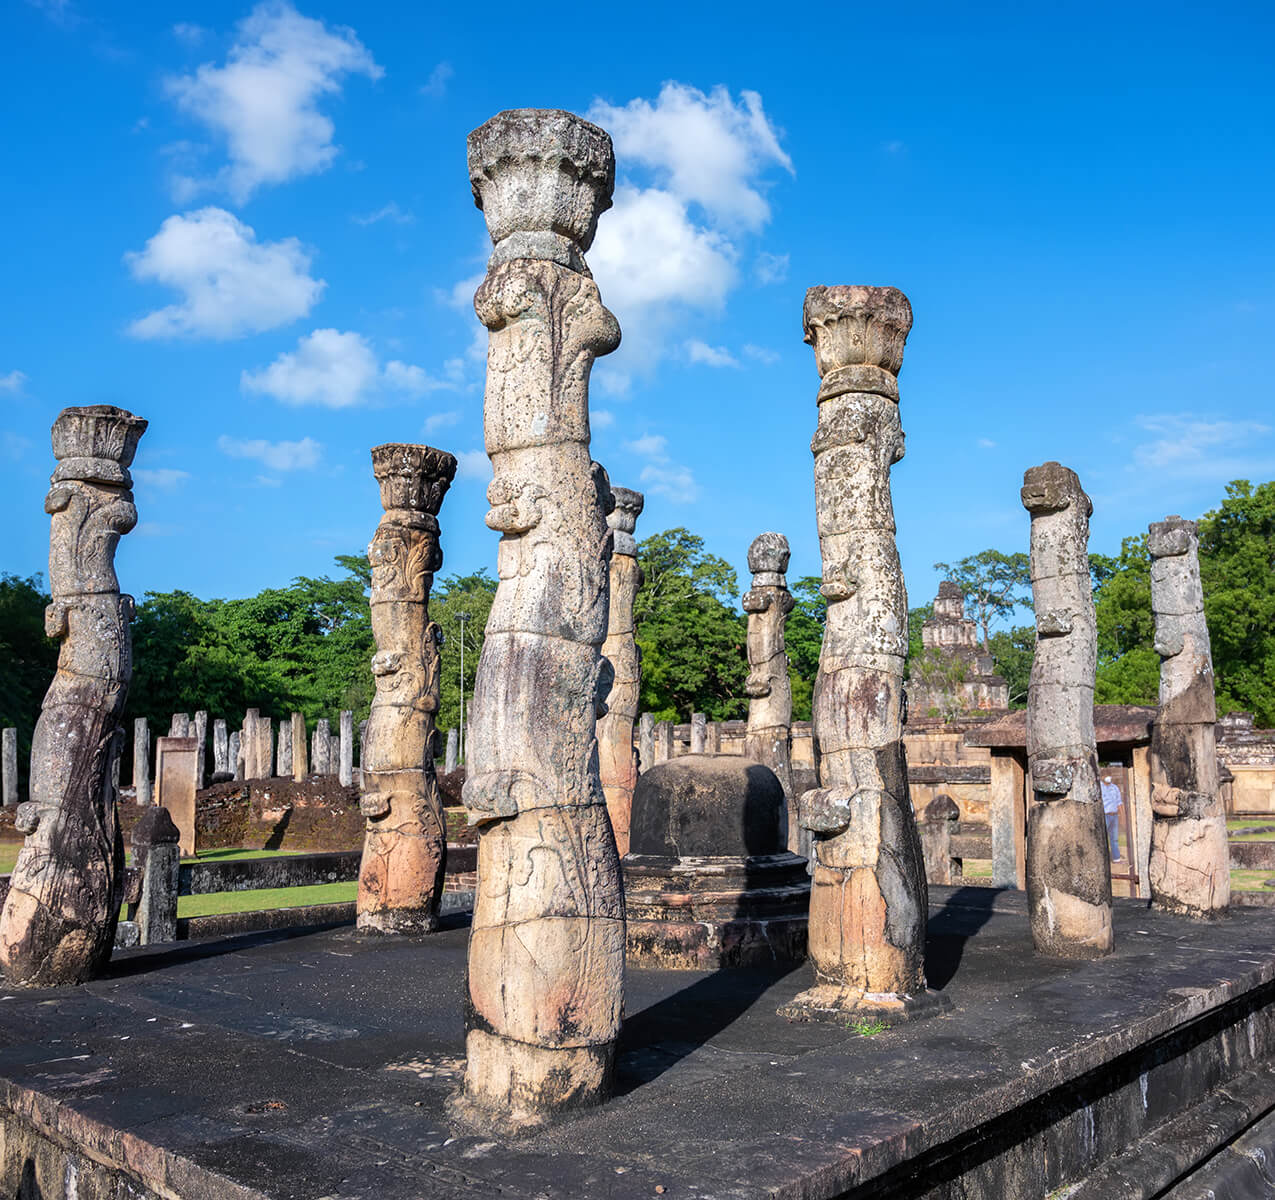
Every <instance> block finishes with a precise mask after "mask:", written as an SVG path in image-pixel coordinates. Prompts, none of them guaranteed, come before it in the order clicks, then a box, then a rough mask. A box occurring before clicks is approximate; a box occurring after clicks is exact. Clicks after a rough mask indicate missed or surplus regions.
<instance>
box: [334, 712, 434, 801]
mask: <svg viewBox="0 0 1275 1200" xmlns="http://www.w3.org/2000/svg"><path fill="white" fill-rule="evenodd" d="M340 720H341V723H340V726H339V732H338V744H337V758H338V762H337V778H338V779H339V780H340V782H341V786H342V787H349V786H350V785H351V784H352V783H353V782H354V713H353V712H351V711H350V710H349V709H348V708H347V709H342V711H341V718H340ZM429 757H430V759H431V761H432V760H433V757H434V756H433V754H432V753H431V754H430V755H429Z"/></svg>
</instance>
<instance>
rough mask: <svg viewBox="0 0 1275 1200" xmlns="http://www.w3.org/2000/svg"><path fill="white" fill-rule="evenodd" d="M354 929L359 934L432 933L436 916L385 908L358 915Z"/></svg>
mask: <svg viewBox="0 0 1275 1200" xmlns="http://www.w3.org/2000/svg"><path fill="white" fill-rule="evenodd" d="M356 928H357V929H358V931H359V932H360V933H387V934H413V933H434V932H435V931H436V930H437V929H438V914H437V913H431V912H422V911H421V910H420V909H412V908H385V909H381V910H379V911H378V912H365V913H359V916H358V921H357V923H356Z"/></svg>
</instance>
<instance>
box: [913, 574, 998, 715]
mask: <svg viewBox="0 0 1275 1200" xmlns="http://www.w3.org/2000/svg"><path fill="white" fill-rule="evenodd" d="M977 631H978V626H977V624H976V623H975V622H974V621H971V620H970V619H969V618H968V617H967V616H966V615H965V597H964V595H963V594H962V593H961V589H960V587H959V586H958V585H957V584H955V583H953V582H952V581H951V580H950V579H945V580H944V581H943V582H942V583H940V584H939V594H938V596H937V597H936V598H935V600H934V615H933V616H932V617H931V618H930V619H929V620H928V621H926V622H925V624H924V625H922V626H921V645H922V646H923V647H924V648H925V651H926V652H927V653H926V657H927V659H929V661H930V664H931V666H930V669H925V665H924V664H922V666H921V669H920V670H918V669H917V665H916V664H913V669H912V677H911V679H909V681H908V711H909V712H910V713H911V714H912V715H914V716H918V717H924V716H926V715H928V714H929V713H930V712H931V710H933V709H938V710H939V711H940V712H941V713H944V714H945V715H946V713H948V712H950V711H951V710H952V709H953V708H957V709H959V710H960V711H961V712H978V711H984V712H986V711H989V710H1001V711H1004V710H1005V709H1008V708H1009V684H1007V683H1006V682H1005V680H1004V679H1003V678H1002V677H1001V676H999V675H997V674H996V673H995V668H994V664H993V661H992V656H991V655H990V654H988V653H987V651H986V650H984V649H983V647H982V646H980V645H979V644H978V632H977Z"/></svg>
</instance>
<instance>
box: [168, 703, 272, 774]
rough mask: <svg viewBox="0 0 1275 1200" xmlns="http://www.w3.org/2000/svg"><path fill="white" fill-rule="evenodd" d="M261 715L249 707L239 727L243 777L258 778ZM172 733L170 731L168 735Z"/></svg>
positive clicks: (170, 735)
mask: <svg viewBox="0 0 1275 1200" xmlns="http://www.w3.org/2000/svg"><path fill="white" fill-rule="evenodd" d="M260 716H261V712H260V710H259V709H255V708H250V709H248V711H247V712H245V713H244V715H243V725H242V726H240V729H239V753H240V754H242V755H243V776H242V778H244V779H260V778H261V775H260V773H259V769H258V767H257V720H258V718H259V717H260ZM172 736H173V734H172V733H170V734H169V737H172Z"/></svg>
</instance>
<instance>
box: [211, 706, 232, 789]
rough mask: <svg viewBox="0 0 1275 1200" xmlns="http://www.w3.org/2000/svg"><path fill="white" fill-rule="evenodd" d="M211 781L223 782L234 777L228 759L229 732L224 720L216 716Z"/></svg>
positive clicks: (213, 733)
mask: <svg viewBox="0 0 1275 1200" xmlns="http://www.w3.org/2000/svg"><path fill="white" fill-rule="evenodd" d="M212 747H213V773H212V781H213V783H225V782H226V781H227V780H228V779H233V778H234V777H235V769H234V765H233V764H232V763H231V761H230V734H229V732H228V731H227V729H226V722H225V721H223V720H221V719H220V718H218V719H217V720H216V721H214V722H213V732H212Z"/></svg>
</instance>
